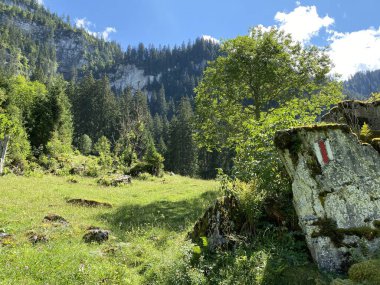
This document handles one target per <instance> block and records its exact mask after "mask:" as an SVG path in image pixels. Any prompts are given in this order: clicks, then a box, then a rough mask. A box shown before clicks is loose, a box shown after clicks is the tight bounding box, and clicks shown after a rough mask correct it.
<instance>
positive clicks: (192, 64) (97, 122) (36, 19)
mask: <svg viewBox="0 0 380 285" xmlns="http://www.w3.org/2000/svg"><path fill="white" fill-rule="evenodd" d="M0 22H1V26H0V29H1V33H0V35H1V36H0V46H1V47H2V48H1V54H0V62H1V67H0V73H1V81H2V83H1V84H2V86H1V88H2V90H3V93H4V96H3V98H2V101H1V102H0V103H1V104H2V106H3V110H4V112H5V114H7V115H6V116H8V117H14V116H13V114H14V112H19V115H18V119H17V120H18V121H17V122H15V120H16V119H14V118H13V119H12V120H13V121H14V122H13V124H14V126H15V127H17V128H19V129H20V130H22V132H24V133H25V134H24V135H23V134H18V135H17V137H15V136H14V137H13V140H16V139H17V140H18V139H19V138H21V137H22V136H23V137H24V139H23V140H20V143H19V144H20V147H21V146H22V149H20V150H18V151H19V152H20V153H21V154H20V153H19V154H17V155H18V156H20V159H21V158H22V159H21V160H22V162H21V161H17V160H16V159H15V158H14V156H15V150H12V149H11V153H10V156H9V157H10V160H8V163H9V166H10V168H9V169H11V170H12V171H14V170H17V171H18V172H23V171H24V170H25V167H26V166H27V163H26V162H27V161H30V160H31V158H36V159H39V160H40V161H41V160H42V161H43V163H42V164H43V165H44V166H45V167H48V168H50V166H52V164H54V167H55V165H57V164H56V163H51V162H49V163H46V159H45V156H46V155H47V156H48V157H55V158H60V157H62V154H63V153H65V154H67V153H68V152H69V149H70V148H71V147H70V145H71V144H72V143H73V145H74V147H75V149H77V150H80V151H81V153H82V154H84V155H89V154H93V155H97V156H98V157H99V156H100V153H99V152H98V151H96V150H95V149H94V148H93V146H94V145H95V144H96V143H97V142H98V140H99V139H101V138H102V137H104V138H103V141H104V139H107V141H108V142H107V143H108V144H109V150H108V151H106V152H105V153H107V155H111V154H112V156H114V157H118V158H120V159H118V163H117V166H115V165H112V167H111V168H112V169H113V170H112V169H110V171H124V172H129V171H130V170H131V168H133V167H134V166H136V167H137V168H139V169H140V170H141V171H142V170H147V169H148V168H152V167H150V166H146V165H142V164H146V163H145V162H146V159H148V160H149V159H150V158H149V157H147V156H151V157H152V156H153V157H154V161H152V160H151V159H150V161H151V162H152V163H156V164H157V165H162V163H163V162H164V163H165V168H166V169H167V170H170V171H173V172H176V173H180V174H183V175H190V176H195V175H201V176H202V177H206V178H212V177H215V175H216V170H215V169H216V168H217V167H220V166H221V165H222V164H224V165H228V163H229V161H230V158H229V157H230V156H229V155H228V154H227V155H222V154H218V153H217V152H214V153H212V154H208V153H207V152H206V151H205V150H202V149H199V148H198V147H197V146H196V144H195V142H194V140H193V139H192V132H193V126H192V117H193V111H192V109H193V105H194V103H193V97H194V91H193V89H194V87H195V86H196V85H197V83H198V81H199V79H200V77H201V75H202V70H203V68H204V67H205V65H206V62H207V61H208V60H212V59H214V58H215V57H216V55H217V54H218V49H219V47H218V45H215V44H213V43H212V42H210V41H205V40H202V39H197V40H196V41H195V42H193V43H191V42H189V43H188V44H183V45H181V46H180V47H176V46H175V47H174V48H170V47H167V46H164V47H160V48H155V47H153V46H149V47H144V45H143V44H140V45H139V46H138V47H128V49H127V50H126V51H125V52H124V51H122V50H121V48H120V46H118V45H117V44H116V43H114V42H112V43H109V42H106V41H104V40H103V39H98V38H95V37H94V36H92V35H89V34H88V33H87V32H86V31H85V30H83V29H79V28H76V27H73V26H71V24H70V19H69V17H67V18H66V17H58V16H57V15H54V14H51V13H49V11H47V10H46V9H45V8H44V7H43V6H41V5H38V4H37V3H36V1H33V0H23V1H13V0H12V1H2V2H0ZM70 42H74V49H72V50H70V51H69V52H67V51H66V49H67V47H66V44H67V43H70ZM131 65H133V66H136V68H138V69H141V70H143V71H144V74H145V75H147V76H148V75H149V76H148V77H149V80H148V82H146V84H144V85H142V86H141V88H137V89H136V88H134V87H133V86H125V88H123V89H118V88H116V87H115V85H114V81H115V80H117V78H115V74H116V73H117V72H118V69H123V67H127V66H131ZM151 78H153V79H152V80H151ZM65 80H66V81H67V82H65ZM16 81H17V82H20V86H18V87H16V85H17V84H18V83H12V82H16ZM22 84H25V86H23V87H21V85H22ZM27 86H31V88H32V89H33V88H34V89H33V92H34V93H35V94H34V95H25V94H26V93H28V92H29V91H26V90H24V91H21V89H22V88H24V87H25V88H29V87H27ZM14 88H15V90H14ZM54 92H56V93H57V94H55V93H54ZM21 93H22V94H21ZM53 93H54V94H53ZM58 93H59V98H58V99H57V98H55V96H58ZM23 96H24V97H25V96H29V97H30V98H29V99H30V100H27V101H24V99H25V98H24V97H23ZM16 97H18V98H17V99H16ZM15 101H17V102H15ZM59 104H60V105H59ZM58 105H59V106H58ZM57 110H59V111H61V112H63V113H64V114H62V118H56V117H55V116H60V115H61V114H60V113H57V112H56V111H57ZM54 120H56V121H55V122H53V121H54ZM60 120H61V121H60ZM45 124H50V125H49V126H46V125H45ZM58 127H59V128H61V130H56V129H54V128H58ZM62 129H64V131H63V130H62ZM37 134H38V135H37ZM58 141H60V142H64V143H63V145H62V148H61V149H59V147H58V144H60V143H58ZM54 142H55V143H56V145H55V146H52V144H53V143H54ZM84 142H86V143H85V145H86V149H83V143H84ZM168 146H170V147H168ZM14 148H15V147H14V146H13V149H14ZM52 152H55V153H52ZM20 159H18V160H20ZM68 160H70V159H68ZM108 161H109V160H108ZM225 161H226V162H227V163H226V162H225ZM103 162H105V164H107V163H108V162H107V159H105V160H104V159H103V160H101V162H100V163H103ZM58 164H63V162H62V161H60V162H59V163H58ZM108 164H110V163H108ZM109 166H111V165H108V166H107V167H109ZM102 167H103V168H105V166H102ZM120 167H121V168H120ZM125 168H129V170H128V171H127V170H126V169H125ZM117 169H118V170H117ZM159 172H160V171H159Z"/></svg>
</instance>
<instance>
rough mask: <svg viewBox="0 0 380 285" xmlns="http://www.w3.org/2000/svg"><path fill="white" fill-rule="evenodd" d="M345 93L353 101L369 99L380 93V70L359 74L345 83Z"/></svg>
mask: <svg viewBox="0 0 380 285" xmlns="http://www.w3.org/2000/svg"><path fill="white" fill-rule="evenodd" d="M343 87H344V91H345V93H346V94H347V95H348V96H349V97H350V98H353V99H368V98H369V97H370V95H371V93H374V92H379V91H380V70H375V71H366V72H358V73H356V74H355V75H354V76H352V77H351V78H350V79H349V80H347V81H345V82H344V83H343Z"/></svg>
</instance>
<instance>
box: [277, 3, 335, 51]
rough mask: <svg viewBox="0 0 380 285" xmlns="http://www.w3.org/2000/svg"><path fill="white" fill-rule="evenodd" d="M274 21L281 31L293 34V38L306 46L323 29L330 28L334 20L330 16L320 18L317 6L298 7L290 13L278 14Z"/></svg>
mask: <svg viewBox="0 0 380 285" xmlns="http://www.w3.org/2000/svg"><path fill="white" fill-rule="evenodd" d="M274 19H275V20H276V21H277V22H279V27H280V29H282V30H284V31H285V32H287V33H290V34H292V36H293V38H294V39H295V40H297V41H300V42H301V43H303V44H305V43H307V42H309V41H310V39H311V38H312V37H314V36H317V35H318V33H319V31H320V30H321V29H322V28H328V27H329V26H331V25H332V24H333V23H334V19H333V18H330V17H329V16H328V15H326V16H325V17H323V18H322V17H320V16H319V15H318V13H317V8H316V7H315V6H298V7H297V8H295V9H294V10H293V11H292V12H290V13H284V12H277V14H276V15H275V17H274Z"/></svg>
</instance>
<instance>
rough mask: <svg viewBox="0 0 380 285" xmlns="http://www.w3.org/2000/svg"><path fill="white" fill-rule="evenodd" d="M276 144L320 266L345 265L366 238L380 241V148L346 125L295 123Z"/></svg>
mask: <svg viewBox="0 0 380 285" xmlns="http://www.w3.org/2000/svg"><path fill="white" fill-rule="evenodd" d="M275 144H276V146H277V149H278V150H279V153H280V156H281V159H282V160H283V162H284V164H285V166H286V169H287V171H288V173H289V175H290V176H291V178H292V180H293V182H292V191H293V204H294V207H295V210H296V212H297V215H298V219H299V225H300V226H301V228H302V230H303V232H304V233H305V235H306V241H307V244H308V247H309V249H310V252H311V255H312V257H313V259H314V260H315V261H316V263H317V264H318V266H319V268H320V269H323V270H327V271H335V272H341V271H346V270H347V269H348V266H349V265H350V262H351V257H350V255H351V254H352V252H354V251H356V252H357V251H359V252H360V250H361V248H360V247H359V241H360V243H362V242H364V243H365V246H366V248H367V249H368V251H369V255H371V253H374V252H375V251H376V250H377V249H378V247H379V245H380V231H379V228H378V224H379V219H380V175H379V173H380V154H379V152H378V151H376V150H375V149H374V148H373V147H372V146H371V145H369V144H362V143H361V142H360V141H359V140H358V138H357V136H356V135H355V134H353V133H352V132H351V131H350V128H349V127H348V126H347V125H338V124H329V125H322V126H311V127H301V128H293V129H289V130H284V131H280V132H278V133H277V134H276V138H275Z"/></svg>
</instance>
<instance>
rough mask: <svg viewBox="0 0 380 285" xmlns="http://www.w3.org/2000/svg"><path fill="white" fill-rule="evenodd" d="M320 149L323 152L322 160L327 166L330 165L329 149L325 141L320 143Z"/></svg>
mask: <svg viewBox="0 0 380 285" xmlns="http://www.w3.org/2000/svg"><path fill="white" fill-rule="evenodd" d="M318 145H319V149H320V150H321V154H322V159H323V162H324V163H325V164H328V163H329V162H330V159H329V156H328V154H327V149H326V145H325V142H324V141H319V142H318Z"/></svg>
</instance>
